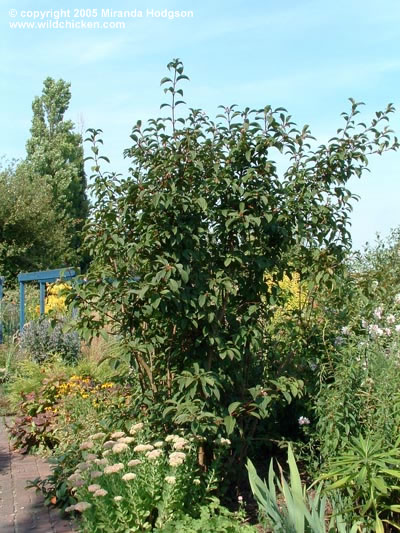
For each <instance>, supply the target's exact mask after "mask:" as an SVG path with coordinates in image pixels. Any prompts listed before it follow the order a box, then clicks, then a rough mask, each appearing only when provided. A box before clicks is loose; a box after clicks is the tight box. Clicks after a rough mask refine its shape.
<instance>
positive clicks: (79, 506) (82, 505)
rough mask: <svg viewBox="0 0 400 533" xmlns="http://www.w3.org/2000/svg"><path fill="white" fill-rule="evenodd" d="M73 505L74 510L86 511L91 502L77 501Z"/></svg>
mask: <svg viewBox="0 0 400 533" xmlns="http://www.w3.org/2000/svg"><path fill="white" fill-rule="evenodd" d="M73 507H74V511H78V512H79V513H83V512H84V511H87V510H88V509H90V508H91V507H92V504H91V503H88V502H78V503H76V504H75V505H74V506H73Z"/></svg>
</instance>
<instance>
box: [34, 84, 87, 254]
mask: <svg viewBox="0 0 400 533" xmlns="http://www.w3.org/2000/svg"><path fill="white" fill-rule="evenodd" d="M70 99H71V92H70V84H69V83H67V82H65V81H63V80H61V79H60V80H58V81H55V80H54V79H52V78H46V79H45V80H44V84H43V92H42V95H41V96H39V97H36V98H35V99H34V101H33V104H32V109H33V118H32V127H31V130H30V131H31V137H30V139H29V140H28V142H27V145H26V149H27V157H26V170H27V172H29V174H30V175H31V179H32V181H33V182H35V181H36V180H37V179H38V178H39V177H41V178H44V179H45V181H46V182H47V183H48V184H49V185H50V187H51V191H52V195H53V201H54V204H55V208H56V212H57V214H58V215H57V216H58V223H61V224H64V225H65V226H68V236H67V243H68V244H69V245H70V246H71V247H72V248H73V249H74V250H75V251H76V256H77V258H79V248H80V244H81V237H80V232H81V230H82V227H83V225H84V222H85V220H86V218H87V216H88V208H89V205H88V199H87V195H86V176H85V171H84V159H83V146H82V137H81V135H80V134H79V133H76V132H75V131H74V124H73V123H72V122H71V121H70V120H65V119H64V115H65V112H66V111H67V109H68V106H69V103H70Z"/></svg>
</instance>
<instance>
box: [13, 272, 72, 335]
mask: <svg viewBox="0 0 400 533" xmlns="http://www.w3.org/2000/svg"><path fill="white" fill-rule="evenodd" d="M76 275H77V271H76V270H75V269H74V268H70V267H68V268H57V269H55V270H42V271H40V272H26V273H22V274H18V281H19V329H20V331H22V329H23V327H24V324H25V283H29V282H32V281H36V282H38V283H39V288H40V315H44V312H45V298H46V283H54V282H55V281H58V280H62V281H67V280H69V279H72V278H74V277H75V276H76Z"/></svg>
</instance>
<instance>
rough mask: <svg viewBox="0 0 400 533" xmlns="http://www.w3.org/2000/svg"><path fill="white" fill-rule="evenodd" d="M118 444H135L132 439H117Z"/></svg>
mask: <svg viewBox="0 0 400 533" xmlns="http://www.w3.org/2000/svg"><path fill="white" fill-rule="evenodd" d="M118 442H123V443H124V444H131V443H132V442H135V439H134V437H121V438H119V439H118Z"/></svg>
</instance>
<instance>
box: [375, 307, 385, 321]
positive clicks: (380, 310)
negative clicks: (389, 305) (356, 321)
mask: <svg viewBox="0 0 400 533" xmlns="http://www.w3.org/2000/svg"><path fill="white" fill-rule="evenodd" d="M382 313H383V307H382V306H381V305H380V306H378V307H377V308H376V309H375V311H374V317H375V318H377V319H378V320H380V319H381V318H382Z"/></svg>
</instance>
